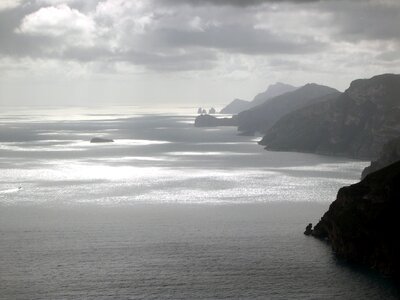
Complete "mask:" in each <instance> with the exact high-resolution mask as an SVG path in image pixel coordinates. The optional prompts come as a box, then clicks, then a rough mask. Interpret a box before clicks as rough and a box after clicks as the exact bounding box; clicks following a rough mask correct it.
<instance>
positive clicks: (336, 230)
mask: <svg viewBox="0 0 400 300" xmlns="http://www.w3.org/2000/svg"><path fill="white" fill-rule="evenodd" d="M399 183H400V162H396V163H394V164H391V165H389V166H387V167H385V168H383V169H381V170H379V171H377V172H374V173H371V174H369V175H368V176H367V177H366V178H365V179H363V180H362V181H361V182H359V183H357V184H353V185H351V186H347V187H343V188H341V189H340V190H339V192H338V195H337V198H336V200H335V201H334V202H333V203H332V204H331V205H330V207H329V210H328V211H327V212H326V213H325V214H324V216H323V217H322V219H321V220H320V221H319V223H318V224H317V225H316V226H315V227H314V229H313V230H312V233H311V234H312V235H313V236H314V237H317V238H320V239H326V240H328V241H329V243H330V244H331V245H332V248H333V250H334V252H335V254H336V255H338V256H339V257H341V258H344V259H346V260H348V261H351V262H355V263H359V264H363V265H366V266H369V267H371V268H373V269H376V270H378V271H380V272H382V273H384V274H386V275H390V276H394V277H399V276H400V235H399V229H400V218H399V213H400V184H399Z"/></svg>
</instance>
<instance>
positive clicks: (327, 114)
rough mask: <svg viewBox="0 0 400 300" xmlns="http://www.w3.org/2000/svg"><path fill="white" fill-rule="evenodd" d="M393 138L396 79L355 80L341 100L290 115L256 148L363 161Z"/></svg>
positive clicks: (398, 94)
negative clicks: (263, 147) (262, 147)
mask: <svg viewBox="0 0 400 300" xmlns="http://www.w3.org/2000/svg"><path fill="white" fill-rule="evenodd" d="M239 121H240V120H239ZM239 124H240V123H239ZM398 136H400V75H394V74H384V75H379V76H375V77H373V78H371V79H363V80H355V81H353V82H352V83H351V85H350V87H349V88H348V89H347V90H346V91H345V93H343V94H342V95H340V96H338V97H335V98H333V99H331V100H328V101H324V102H320V103H316V104H313V105H309V106H307V107H305V108H303V109H300V110H297V111H294V112H291V113H290V114H288V115H286V116H284V117H283V118H282V119H281V120H279V121H278V122H277V123H276V124H274V126H273V127H271V128H270V129H269V130H268V131H267V132H266V134H265V136H264V137H263V139H262V141H261V142H260V144H261V145H264V146H266V148H267V149H270V150H280V151H300V152H313V153H322V154H330V155H344V156H349V157H355V158H368V159H369V158H376V157H377V156H378V154H379V153H380V151H381V149H382V146H383V145H384V144H385V143H386V142H388V141H389V140H391V139H393V138H396V137H398Z"/></svg>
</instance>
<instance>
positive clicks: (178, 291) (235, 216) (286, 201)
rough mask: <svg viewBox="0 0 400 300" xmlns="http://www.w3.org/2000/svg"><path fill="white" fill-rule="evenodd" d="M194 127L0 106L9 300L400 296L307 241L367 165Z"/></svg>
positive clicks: (1, 236) (182, 118)
mask: <svg viewBox="0 0 400 300" xmlns="http://www.w3.org/2000/svg"><path fill="white" fill-rule="evenodd" d="M193 111H194V109H193ZM194 117H195V115H191V114H189V113H187V111H186V110H184V109H180V110H179V111H177V112H174V113H173V114H172V113H171V114H166V113H164V114H161V113H158V112H152V113H148V112H147V113H146V112H143V110H141V109H139V108H136V107H114V108H103V109H99V108H96V109H93V108H81V109H76V108H75V109H72V108H63V109H56V108H51V109H50V108H48V109H44V108H41V109H35V110H32V109H24V108H18V109H16V108H4V109H3V110H2V112H1V113H0V299H232V298H233V299H398V298H399V295H400V294H399V291H398V289H397V288H396V287H395V286H394V285H393V284H391V282H390V281H388V280H386V279H384V278H381V277H379V276H378V275H376V274H374V273H371V272H369V271H368V270H364V269H360V268H357V267H354V266H349V265H347V264H345V263H343V262H342V261H340V260H337V259H335V257H334V256H333V255H332V252H331V249H330V248H329V246H327V245H326V244H324V243H322V242H320V241H318V240H315V239H312V238H307V237H305V236H304V235H303V230H304V227H305V226H306V225H307V224H308V223H309V222H313V223H315V222H317V221H318V220H319V218H320V217H321V216H322V214H323V213H324V211H326V210H327V209H328V206H329V204H330V202H332V201H333V200H334V199H335V196H336V193H337V190H338V189H339V188H340V187H341V186H344V185H348V184H351V183H354V182H356V181H357V180H358V178H359V176H360V173H361V170H362V169H363V167H365V166H366V165H367V163H366V162H363V161H355V160H349V159H344V158H337V157H336V158H335V157H326V156H319V155H311V154H299V153H287V152H267V151H265V150H263V148H262V147H260V146H258V145H257V144H256V141H257V140H258V139H259V138H257V137H243V136H238V135H237V133H236V130H235V128H217V129H216V128H211V129H204V128H202V129H200V128H194V127H193V125H192V123H193V120H194ZM95 136H99V137H105V138H112V139H114V140H115V142H114V143H110V144H90V143H89V140H90V139H91V138H92V137H95Z"/></svg>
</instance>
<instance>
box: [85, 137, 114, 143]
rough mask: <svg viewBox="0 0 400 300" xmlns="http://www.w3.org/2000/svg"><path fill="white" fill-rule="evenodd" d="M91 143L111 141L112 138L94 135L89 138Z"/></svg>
mask: <svg viewBox="0 0 400 300" xmlns="http://www.w3.org/2000/svg"><path fill="white" fill-rule="evenodd" d="M90 142H91V143H113V142H114V140H111V139H105V138H100V137H94V138H92V139H91V140H90Z"/></svg>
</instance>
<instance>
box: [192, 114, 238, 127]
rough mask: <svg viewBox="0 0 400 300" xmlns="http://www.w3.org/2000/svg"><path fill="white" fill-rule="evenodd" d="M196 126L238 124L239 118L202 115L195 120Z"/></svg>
mask: <svg viewBox="0 0 400 300" xmlns="http://www.w3.org/2000/svg"><path fill="white" fill-rule="evenodd" d="M194 126H195V127H217V126H237V118H236V117H235V116H234V117H232V118H216V117H214V116H210V115H200V116H198V117H197V118H196V119H195V121H194Z"/></svg>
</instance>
